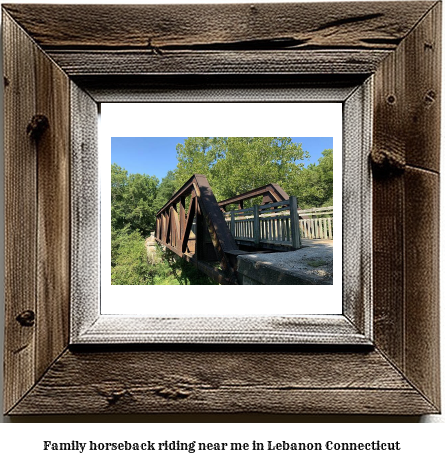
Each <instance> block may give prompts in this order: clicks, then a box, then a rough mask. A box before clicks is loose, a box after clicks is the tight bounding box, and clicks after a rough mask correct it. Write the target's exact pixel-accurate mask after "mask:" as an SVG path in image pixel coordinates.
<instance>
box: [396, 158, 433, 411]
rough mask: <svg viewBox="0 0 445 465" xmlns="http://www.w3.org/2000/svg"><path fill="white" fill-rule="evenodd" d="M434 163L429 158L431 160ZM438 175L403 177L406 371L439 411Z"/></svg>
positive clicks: (416, 172)
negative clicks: (436, 342)
mask: <svg viewBox="0 0 445 465" xmlns="http://www.w3.org/2000/svg"><path fill="white" fill-rule="evenodd" d="M431 160H433V157H431ZM439 192H440V191H439V175H438V174H436V173H432V172H428V171H426V170H421V169H418V168H411V167H408V168H407V170H406V173H405V211H404V215H405V225H406V231H405V260H406V265H405V266H406V272H405V286H406V288H405V292H406V317H405V372H406V375H407V377H408V379H409V380H410V381H411V383H413V385H414V386H416V387H417V388H418V389H419V390H420V391H421V392H423V393H424V394H425V395H426V396H427V397H428V398H429V399H431V400H432V402H433V403H434V404H435V405H437V406H438V407H439V406H440V360H439V355H440V354H439V345H438V344H435V343H434V342H433V341H437V340H439V328H440V321H439V256H440V254H439Z"/></svg>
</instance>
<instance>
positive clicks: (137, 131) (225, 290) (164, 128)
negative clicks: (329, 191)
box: [99, 103, 342, 316]
mask: <svg viewBox="0 0 445 465" xmlns="http://www.w3.org/2000/svg"><path fill="white" fill-rule="evenodd" d="M147 115H156V118H150V117H147ZM123 121H124V122H125V124H122V122H123ZM99 134H100V136H99V137H100V149H99V152H100V161H101V163H100V173H101V181H100V182H101V217H102V218H101V241H102V246H101V313H103V314H132V313H139V314H149V315H160V316H165V315H166V314H169V315H193V316H196V315H202V316H217V315H218V316H221V315H237V316H242V315H247V314H255V315H278V314H279V315H283V311H284V312H285V314H287V315H288V314H300V315H301V314H307V313H309V314H326V313H330V314H336V313H337V314H341V313H342V282H341V260H342V257H341V252H342V244H341V238H342V232H341V222H340V221H336V222H335V241H334V244H335V245H334V284H333V285H326V286H317V297H316V299H314V287H313V286H278V285H275V286H268V292H261V293H259V292H257V291H258V289H259V287H249V288H247V289H248V290H249V292H246V288H245V287H243V286H229V287H228V286H200V287H199V293H200V296H201V297H202V299H203V300H205V299H206V297H210V296H212V299H211V300H212V306H209V307H204V308H201V309H197V308H196V303H195V301H194V300H193V299H187V293H189V292H190V288H189V287H188V286H168V295H169V299H168V300H169V301H171V302H178V301H181V305H180V306H177V305H174V304H171V305H170V308H169V304H168V303H166V299H165V292H166V289H165V286H112V285H111V284H110V275H111V265H110V256H111V230H110V224H111V199H110V192H111V177H110V159H111V137H204V136H212V137H247V136H249V137H272V136H274V137H302V136H304V137H333V138H334V202H335V204H334V207H335V208H334V210H335V217H336V218H341V207H342V202H341V200H342V182H341V173H342V156H341V154H342V146H341V143H342V104H341V103H146V104H142V103H133V104H103V105H101V121H100V132H99ZM303 149H304V146H303ZM146 162H147V165H148V166H149V163H150V159H149V157H148V156H147V158H146ZM147 171H148V172H150V171H149V169H148V170H147ZM258 187H259V186H258ZM277 292H279V295H280V299H282V301H286V302H287V303H288V304H287V305H285V306H281V305H276V299H277ZM215 296H217V297H216V298H215ZM228 301H230V302H232V303H233V304H232V305H227V302H228ZM235 303H236V304H235Z"/></svg>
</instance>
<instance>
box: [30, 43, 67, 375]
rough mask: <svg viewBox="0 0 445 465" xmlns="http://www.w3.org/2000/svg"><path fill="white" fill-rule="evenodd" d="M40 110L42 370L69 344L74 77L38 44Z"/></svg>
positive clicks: (38, 322) (39, 339)
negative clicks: (42, 126) (71, 91)
mask: <svg viewBox="0 0 445 465" xmlns="http://www.w3.org/2000/svg"><path fill="white" fill-rule="evenodd" d="M35 66H36V89H38V92H37V96H36V114H39V115H45V116H46V117H47V119H48V128H47V129H46V130H45V131H44V132H43V134H42V135H41V136H40V137H39V138H38V140H36V147H37V186H38V192H37V205H38V221H37V246H38V250H37V313H36V325H37V333H36V336H37V338H36V376H37V378H39V377H40V376H41V375H42V374H43V373H44V372H45V370H46V369H47V368H48V366H49V365H50V364H51V363H52V362H53V360H54V359H55V358H56V357H57V356H58V355H59V354H60V353H61V352H62V351H63V350H64V348H65V347H66V346H67V344H68V338H69V309H70V305H69V304H70V271H69V270H70V259H71V256H70V195H71V194H70V180H69V173H70V118H69V109H70V95H69V78H68V77H67V76H66V74H65V73H63V71H61V70H60V69H59V68H58V67H57V66H56V65H55V64H54V63H53V62H52V61H51V60H50V59H49V58H48V57H47V56H46V55H45V54H44V53H43V52H42V51H41V50H39V49H37V50H36V55H35Z"/></svg>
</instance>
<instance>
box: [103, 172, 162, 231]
mask: <svg viewBox="0 0 445 465" xmlns="http://www.w3.org/2000/svg"><path fill="white" fill-rule="evenodd" d="M158 184H159V181H158V179H157V178H156V177H155V176H148V175H147V174H128V172H127V171H126V170H125V169H123V168H121V167H120V166H118V165H117V164H113V165H111V227H112V228H113V229H115V230H121V229H124V228H125V227H128V228H129V229H130V230H131V231H140V232H141V233H142V234H143V235H148V233H149V232H150V231H152V230H153V226H154V223H155V218H156V209H155V208H156V206H155V204H154V201H155V199H156V194H157V187H158Z"/></svg>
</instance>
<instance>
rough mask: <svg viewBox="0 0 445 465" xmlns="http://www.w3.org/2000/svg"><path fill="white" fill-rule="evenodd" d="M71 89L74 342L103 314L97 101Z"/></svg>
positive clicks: (72, 315) (71, 327) (71, 331)
mask: <svg viewBox="0 0 445 465" xmlns="http://www.w3.org/2000/svg"><path fill="white" fill-rule="evenodd" d="M70 92H71V108H70V120H71V124H70V126H71V190H70V192H71V205H70V207H71V215H72V222H71V315H70V317H71V318H70V322H71V326H70V341H71V342H72V341H73V339H76V338H77V336H78V335H79V334H81V333H82V332H84V331H85V330H86V329H88V328H89V327H90V326H91V325H92V324H93V323H94V321H95V320H96V319H97V317H98V315H99V314H100V262H99V254H100V237H99V236H100V231H99V221H98V217H99V208H100V207H99V204H100V203H99V154H98V134H97V131H98V108H97V104H96V103H95V102H94V101H93V100H92V99H91V98H90V97H89V96H88V95H87V94H86V93H85V92H84V91H83V90H82V89H80V88H79V87H78V86H76V85H75V84H74V83H73V82H71V83H70Z"/></svg>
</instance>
